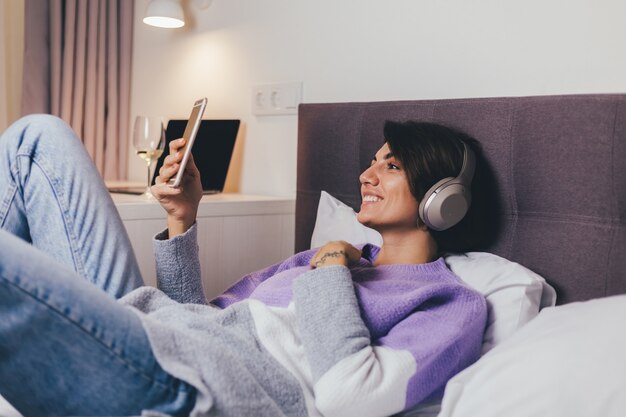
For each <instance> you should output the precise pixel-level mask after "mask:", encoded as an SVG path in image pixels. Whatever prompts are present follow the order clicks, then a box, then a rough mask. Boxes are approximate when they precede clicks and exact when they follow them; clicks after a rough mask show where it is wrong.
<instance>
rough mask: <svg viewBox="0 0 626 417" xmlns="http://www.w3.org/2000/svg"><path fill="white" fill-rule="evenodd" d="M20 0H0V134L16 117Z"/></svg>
mask: <svg viewBox="0 0 626 417" xmlns="http://www.w3.org/2000/svg"><path fill="white" fill-rule="evenodd" d="M23 50H24V0H0V133H2V132H3V131H4V130H5V129H6V128H7V126H8V125H9V124H10V123H12V122H13V121H15V120H16V119H17V118H18V117H19V116H20V99H21V94H22V91H21V87H20V86H21V84H22V57H23Z"/></svg>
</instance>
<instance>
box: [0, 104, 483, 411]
mask: <svg viewBox="0 0 626 417" xmlns="http://www.w3.org/2000/svg"><path fill="white" fill-rule="evenodd" d="M393 129H396V130H397V131H399V132H400V133H401V134H400V136H398V135H396V134H395V133H394V132H395V131H392V130H393ZM442 129H443V128H441V127H438V126H436V125H430V124H429V125H421V124H413V123H404V124H388V129H387V131H386V136H387V143H386V144H385V145H383V147H382V149H380V150H379V151H378V152H377V153H376V155H375V158H374V161H373V163H372V164H371V166H370V167H369V168H368V169H367V170H365V172H364V173H363V174H362V175H361V176H360V178H361V183H362V191H363V200H364V202H363V208H362V212H363V213H362V214H361V221H363V222H364V223H367V224H368V225H370V226H372V227H373V228H375V229H377V230H378V231H379V232H380V233H381V235H382V236H383V243H382V245H381V247H378V246H375V245H365V246H359V247H354V246H351V245H350V244H348V243H346V242H343V241H334V242H328V243H325V244H324V245H322V247H321V248H317V249H312V250H308V251H304V252H301V253H298V254H296V255H294V256H292V257H290V258H288V259H286V260H284V261H283V262H281V263H278V264H275V265H272V266H269V267H267V268H266V269H263V270H261V271H257V272H253V273H251V274H248V275H247V276H245V277H243V278H242V279H241V280H240V281H239V282H237V283H236V284H235V285H233V286H232V287H231V288H229V289H228V290H227V291H225V292H224V293H223V294H221V295H220V296H219V297H217V298H216V299H214V300H212V301H210V302H209V300H206V299H205V297H204V292H203V288H202V278H201V275H200V267H199V258H198V246H197V242H198V238H197V234H198V233H199V228H200V226H199V225H198V222H196V214H197V209H198V204H199V201H200V197H201V193H200V194H199V193H197V192H195V191H194V190H196V191H197V190H198V189H200V188H201V185H200V175H199V171H198V169H197V167H196V165H195V163H194V161H193V158H192V159H190V160H189V161H188V163H187V165H186V167H185V169H184V175H183V176H182V178H183V180H182V182H181V185H180V187H178V188H172V187H170V186H169V185H168V181H169V180H170V179H171V178H172V177H174V176H176V175H177V173H178V170H179V169H180V163H181V159H182V155H181V152H180V150H181V145H182V142H180V141H172V142H171V143H170V154H169V156H168V157H167V158H165V160H164V163H163V167H162V168H161V170H160V171H159V176H158V177H157V178H156V181H155V185H154V186H152V193H153V194H154V196H155V197H156V198H157V200H158V201H159V203H161V205H162V206H163V207H164V208H165V209H166V211H167V224H168V229H167V230H164V231H163V232H162V233H159V234H158V235H157V236H155V240H154V248H155V258H156V263H157V286H158V288H149V287H145V286H143V285H142V284H143V280H142V277H141V275H140V272H139V268H138V266H137V263H136V261H135V258H134V256H133V252H132V248H131V246H130V242H129V241H128V239H127V237H126V234H125V233H124V232H123V225H122V222H121V219H120V218H119V215H118V214H117V211H116V210H115V209H114V206H113V204H112V202H111V201H110V195H109V194H108V192H107V190H106V188H105V187H104V184H103V183H102V181H101V179H100V176H99V175H98V174H97V171H96V169H95V166H94V165H93V163H92V161H91V160H90V159H89V157H88V154H87V153H86V152H85V150H84V149H83V146H82V144H81V143H80V141H79V140H78V138H77V137H76V136H75V134H74V133H73V132H72V131H71V129H70V128H69V126H68V125H67V124H65V123H64V122H62V121H61V120H60V119H58V118H54V117H50V116H31V117H27V118H23V119H21V120H19V121H18V122H16V123H14V124H13V125H12V126H11V127H10V128H9V129H8V130H7V131H6V132H5V133H4V135H2V137H1V138H0V200H2V201H8V202H9V203H8V204H5V205H4V206H3V207H2V209H0V224H1V225H2V230H0V253H2V254H3V256H2V257H0V323H2V324H4V325H0V351H2V352H6V354H3V355H0V393H2V395H4V396H5V398H7V399H8V400H9V401H10V402H11V403H12V404H13V405H14V406H15V407H16V408H17V409H18V410H19V411H20V412H22V413H23V414H24V415H38V416H39V415H130V414H139V413H140V412H141V410H151V411H154V412H155V413H156V412H158V413H159V415H171V416H173V417H179V416H181V417H182V416H193V417H201V416H207V415H215V416H233V415H237V416H239V415H254V416H259V417H263V416H267V417H273V416H276V415H285V416H294V417H295V416H322V415H323V416H346V415H359V416H363V417H380V416H387V415H392V414H395V413H398V412H400V411H402V410H405V409H407V408H411V407H413V406H415V405H416V404H419V403H422V402H424V401H426V400H430V399H434V398H438V397H439V396H441V394H442V392H443V388H444V386H445V384H446V382H447V381H448V380H449V379H450V378H451V377H452V376H454V375H455V374H457V373H458V372H460V371H461V370H463V369H464V368H465V367H467V366H469V365H470V364H472V363H473V362H474V361H475V360H476V359H478V358H479V356H480V353H481V345H482V338H483V332H484V329H485V324H486V319H487V305H486V301H485V298H484V297H483V296H482V295H481V294H480V293H478V292H477V291H475V290H473V289H471V288H470V287H468V286H467V285H465V284H464V283H463V282H462V281H461V280H460V279H459V277H458V276H456V275H455V274H454V273H453V272H452V271H451V270H450V269H449V268H448V266H447V265H446V263H445V261H444V259H443V258H442V257H440V256H439V252H440V251H441V250H442V249H445V250H447V247H445V246H443V245H442V246H439V240H438V238H437V235H435V233H442V234H443V233H455V232H454V231H455V230H456V229H457V228H458V227H459V226H460V225H461V224H462V222H461V223H459V224H458V225H455V226H451V227H450V228H449V229H448V230H444V231H441V232H435V231H433V230H432V229H431V227H430V226H428V225H427V224H425V223H423V222H421V221H418V212H419V198H418V197H416V192H415V188H416V184H418V186H420V187H421V185H419V184H421V183H422V182H423V183H424V185H423V188H427V187H431V186H432V185H433V183H437V182H438V181H440V180H441V179H442V178H438V177H437V176H438V175H439V176H443V177H444V178H447V177H450V176H452V177H454V176H456V175H458V173H459V172H461V171H462V168H461V167H462V161H463V153H462V152H460V151H459V150H462V149H463V143H466V142H467V144H468V146H471V144H470V140H469V139H468V138H466V137H464V136H458V135H457V134H456V133H454V134H453V133H451V132H453V131H451V130H442ZM424 132H426V133H424ZM437 132H439V133H437ZM442 132H443V133H442ZM398 138H400V139H398ZM402 140H405V141H406V142H402ZM422 149H423V150H422ZM475 152H476V154H477V155H478V152H479V150H478V149H477V148H476V149H475ZM419 155H422V156H419ZM420 158H421V159H423V160H424V161H422V162H423V163H422V162H420V163H418V164H414V163H413V162H412V161H413V160H414V159H416V160H417V161H420ZM26 161H28V162H26ZM477 162H478V161H477ZM420 164H421V165H420ZM437 164H442V165H443V166H444V169H443V170H442V171H441V172H439V171H437V169H438V168H436V167H435V166H434V165H437ZM18 165H19V169H18ZM414 165H415V167H419V169H418V170H417V171H416V170H415V167H414ZM480 165H481V164H480V163H477V164H476V168H477V169H476V172H477V173H478V172H479V171H480V169H481V167H480ZM13 172H19V174H20V175H12V174H11V173H13ZM429 172H432V174H429V175H430V177H429V178H427V173H429ZM49 178H52V179H53V180H48V179H49ZM471 186H472V187H473V184H472V185H471ZM417 195H421V194H417ZM477 201H480V198H478V199H477ZM66 212H70V213H73V216H72V219H71V220H72V221H67V217H66V216H65V213H66ZM85 225H88V226H89V227H85ZM202 233H206V234H211V233H217V232H216V231H215V230H207V231H202ZM268 244H271V242H270V241H268ZM237 256H242V257H243V256H246V253H243V252H242V253H240V254H237ZM40 294H45V295H46V296H45V297H42V296H40ZM114 298H115V299H117V301H116V300H114ZM17 316H19V320H15V318H16V317H17ZM42 357H45V358H46V360H45V361H44V362H43V363H42V362H41V361H38V358H42ZM27 365H28V366H27ZM60 365H63V366H60ZM93 375H97V376H98V377H97V378H94V377H93ZM42 381H43V382H42ZM48 381H55V384H49V383H48ZM40 384H44V385H40ZM32 392H37V393H38V396H37V398H33V396H32Z"/></svg>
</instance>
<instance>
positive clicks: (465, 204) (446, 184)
mask: <svg viewBox="0 0 626 417" xmlns="http://www.w3.org/2000/svg"><path fill="white" fill-rule="evenodd" d="M463 148H464V152H463V166H462V167H461V172H459V175H458V176H457V177H454V178H453V177H448V178H444V179H442V180H441V181H438V182H437V183H435V185H433V186H432V187H430V189H429V190H428V191H427V192H426V194H425V195H424V198H422V201H421V202H420V205H419V216H420V219H422V221H423V222H424V223H425V224H426V226H428V227H429V228H430V229H433V230H436V231H441V230H446V229H449V228H451V227H452V226H454V225H455V224H457V223H458V222H460V221H461V220H462V219H463V217H464V216H465V214H466V213H467V210H468V209H469V207H470V204H471V202H472V192H471V187H470V186H471V184H472V177H473V176H474V168H475V167H476V158H475V157H474V152H472V150H471V149H470V148H469V147H468V146H467V145H466V144H465V142H463Z"/></svg>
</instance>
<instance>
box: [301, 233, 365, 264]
mask: <svg viewBox="0 0 626 417" xmlns="http://www.w3.org/2000/svg"><path fill="white" fill-rule="evenodd" d="M359 259H361V251H360V250H358V249H357V248H355V247H354V246H352V245H351V244H349V243H348V242H345V241H343V240H339V241H336V242H328V243H327V244H325V245H324V246H322V247H321V248H320V249H319V250H318V251H317V253H316V254H315V256H313V258H312V259H311V262H310V263H311V266H312V267H313V268H321V267H324V266H334V265H343V266H348V265H349V264H353V263H357V262H358V261H359Z"/></svg>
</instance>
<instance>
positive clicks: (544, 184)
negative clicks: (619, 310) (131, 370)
mask: <svg viewBox="0 0 626 417" xmlns="http://www.w3.org/2000/svg"><path fill="white" fill-rule="evenodd" d="M385 120H398V121H402V120H419V121H431V122H437V123H441V124H444V125H448V126H451V127H455V128H458V129H461V130H463V131H464V132H466V133H468V134H470V135H471V136H473V137H474V138H476V139H477V140H478V141H479V142H480V143H481V145H482V148H483V151H484V153H485V157H486V159H487V161H488V163H489V165H490V166H491V169H492V170H493V173H494V175H495V178H496V185H497V194H498V195H497V199H498V201H499V206H500V208H499V215H498V217H499V219H498V220H499V225H500V226H499V232H498V235H497V237H496V240H495V242H494V243H493V245H492V246H491V247H490V248H489V249H488V250H489V251H490V252H493V253H495V254H498V255H500V256H503V257H505V258H507V259H510V260H512V261H515V262H519V263H521V264H522V265H524V266H526V267H528V268H530V269H532V270H533V271H535V272H537V273H539V274H541V275H542V276H544V277H545V278H546V279H547V280H548V281H549V282H550V283H551V284H552V285H553V286H554V287H555V288H556V289H557V292H558V295H559V304H564V303H567V302H572V301H577V300H586V299H590V298H596V297H602V296H606V295H611V294H618V293H624V292H626V225H625V222H626V94H601V95H570V96H540V97H507V98H478V99H447V100H423V101H397V102H369V103H328V104H303V105H301V106H300V109H299V123H298V179H297V199H296V250H297V251H301V250H304V249H308V248H309V246H310V240H311V234H312V231H313V226H314V224H315V216H316V212H317V204H318V200H319V196H320V191H321V190H325V191H328V192H329V193H331V194H332V195H334V196H335V197H337V198H339V199H341V200H342V201H344V202H345V203H347V204H349V205H351V206H352V207H353V208H355V209H356V210H358V208H359V206H360V194H359V182H358V177H359V174H360V173H361V171H362V170H363V169H365V167H367V166H368V165H369V163H370V161H371V158H372V155H374V153H375V152H376V150H378V148H380V146H382V144H383V133H382V128H383V124H384V122H385Z"/></svg>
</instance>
